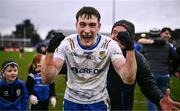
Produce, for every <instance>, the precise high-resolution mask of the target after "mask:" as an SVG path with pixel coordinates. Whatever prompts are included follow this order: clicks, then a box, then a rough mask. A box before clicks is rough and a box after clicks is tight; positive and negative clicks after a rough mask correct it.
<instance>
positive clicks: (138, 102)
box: [0, 51, 180, 111]
mask: <svg viewBox="0 0 180 111" xmlns="http://www.w3.org/2000/svg"><path fill="white" fill-rule="evenodd" d="M35 54H36V53H35V52H25V53H23V56H22V58H20V56H19V52H2V51H0V65H1V64H2V62H3V61H4V60H5V59H9V58H12V59H14V60H16V62H17V63H18V64H19V79H22V80H24V81H26V78H27V75H28V67H29V64H30V62H31V60H32V58H33V56H34V55H35ZM55 84H56V86H55V88H56V94H57V104H56V107H55V108H52V107H51V106H49V107H50V111H53V110H54V111H56V110H62V107H63V96H64V90H65V87H66V82H65V75H58V77H57V78H56V80H55ZM170 87H171V98H172V99H173V100H176V101H178V102H180V93H179V92H180V80H179V79H177V78H175V77H172V80H171V84H170ZM149 90H151V89H149ZM134 95H135V98H134V109H133V110H141V111H142V110H147V106H146V98H145V97H144V95H143V94H142V93H141V91H140V90H139V87H138V86H137V85H136V89H135V93H134Z"/></svg>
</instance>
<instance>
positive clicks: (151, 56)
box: [139, 28, 178, 110]
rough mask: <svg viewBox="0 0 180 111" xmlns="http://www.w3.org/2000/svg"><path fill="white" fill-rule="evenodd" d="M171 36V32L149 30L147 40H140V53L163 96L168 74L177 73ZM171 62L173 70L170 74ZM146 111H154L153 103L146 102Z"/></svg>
mask: <svg viewBox="0 0 180 111" xmlns="http://www.w3.org/2000/svg"><path fill="white" fill-rule="evenodd" d="M170 36H171V30H170V31H169V30H165V31H164V28H163V30H161V31H159V30H150V38H149V39H145V38H143V39H140V40H139V43H141V44H143V46H142V50H141V52H142V53H143V54H144V56H145V57H146V59H147V60H148V62H149V64H150V69H151V72H152V73H153V76H154V79H155V81H156V82H157V85H158V87H159V88H160V89H161V90H162V92H163V93H164V94H165V92H166V89H167V88H168V86H169V82H170V74H171V73H174V72H177V64H178V63H177V61H178V56H177V53H176V52H175V50H174V49H173V47H171V45H170V44H169V42H168V40H169V38H170ZM171 62H172V63H173V65H172V66H173V69H172V72H171V67H170V66H171ZM148 109H149V110H155V109H154V105H153V103H151V102H150V101H149V102H148Z"/></svg>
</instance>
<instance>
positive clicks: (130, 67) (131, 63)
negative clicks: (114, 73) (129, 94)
mask: <svg viewBox="0 0 180 111" xmlns="http://www.w3.org/2000/svg"><path fill="white" fill-rule="evenodd" d="M120 71H121V74H122V75H121V78H122V80H123V82H124V83H125V84H129V85H130V84H133V83H134V82H135V79H136V72H137V63H136V58H135V52H134V50H130V51H127V54H126V61H125V64H124V65H123V67H122V68H121V70H120Z"/></svg>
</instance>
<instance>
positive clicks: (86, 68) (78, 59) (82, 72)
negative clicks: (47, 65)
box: [54, 34, 124, 104]
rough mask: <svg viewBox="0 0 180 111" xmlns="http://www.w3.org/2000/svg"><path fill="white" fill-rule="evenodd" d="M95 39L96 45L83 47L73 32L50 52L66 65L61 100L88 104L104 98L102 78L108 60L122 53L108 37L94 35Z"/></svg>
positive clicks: (107, 66) (105, 93)
mask: <svg viewBox="0 0 180 111" xmlns="http://www.w3.org/2000/svg"><path fill="white" fill-rule="evenodd" d="M97 38H98V39H99V42H98V43H97V45H96V46H94V47H93V48H89V49H84V48H82V47H81V46H80V44H79V43H78V36H77V34H73V35H70V36H68V37H66V38H65V39H64V40H63V41H62V42H61V44H60V46H59V47H58V48H57V50H56V52H55V53H54V57H57V58H61V59H64V60H66V64H67V69H68V72H67V76H68V80H67V88H66V91H65V99H67V100H70V101H73V102H76V103H81V104H89V103H95V102H99V101H103V100H105V99H107V98H108V93H107V90H106V77H107V72H108V69H109V63H110V61H111V60H114V59H116V58H119V59H120V58H124V56H123V55H122V51H121V49H120V48H119V46H118V44H117V42H115V41H114V40H112V39H111V38H110V37H106V36H103V35H101V36H100V35H98V37H97ZM98 39H97V40H98Z"/></svg>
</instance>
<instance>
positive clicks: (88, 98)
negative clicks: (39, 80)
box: [42, 7, 137, 111]
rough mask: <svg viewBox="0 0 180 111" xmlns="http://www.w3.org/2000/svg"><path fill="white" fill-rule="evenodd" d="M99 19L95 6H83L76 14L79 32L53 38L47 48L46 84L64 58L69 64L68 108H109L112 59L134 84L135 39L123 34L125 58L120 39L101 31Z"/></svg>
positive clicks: (89, 109) (60, 66)
mask: <svg viewBox="0 0 180 111" xmlns="http://www.w3.org/2000/svg"><path fill="white" fill-rule="evenodd" d="M100 18H101V16H100V14H99V12H98V11H97V10H96V9H95V8H93V7H82V8H81V9H80V10H79V11H78V12H77V14H76V30H77V34H73V35H70V36H67V37H65V39H64V40H62V38H58V37H54V38H52V39H51V41H50V43H49V46H48V48H47V53H46V57H45V62H44V65H43V67H42V68H43V69H42V77H43V81H44V83H46V84H49V83H51V82H52V81H53V80H54V79H55V77H56V75H57V74H58V72H59V71H60V70H61V68H62V65H63V63H64V61H65V62H66V64H67V87H66V90H65V96H64V110H65V111H69V110H88V111H94V110H96V111H97V110H98V111H99V110H104V111H105V110H106V111H107V110H109V103H108V100H109V97H108V92H107V89H106V78H107V72H108V69H109V63H110V62H112V64H113V67H114V68H115V70H116V71H117V74H118V75H119V76H120V77H121V78H122V80H123V82H124V83H126V84H133V83H134V80H135V77H136V69H137V64H136V60H135V54H134V46H133V42H132V40H131V39H130V37H129V36H126V37H125V39H124V37H123V42H124V44H126V45H125V46H126V49H127V55H126V59H125V58H124V56H123V54H122V51H121V49H120V47H119V44H118V42H116V41H114V40H112V39H111V38H110V37H106V36H103V35H100V34H98V32H99V30H100V27H101V24H100ZM118 39H119V40H121V39H122V38H121V37H118ZM61 41H62V42H61ZM60 42H61V43H60ZM59 44H60V45H59Z"/></svg>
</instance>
